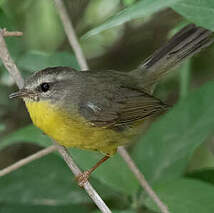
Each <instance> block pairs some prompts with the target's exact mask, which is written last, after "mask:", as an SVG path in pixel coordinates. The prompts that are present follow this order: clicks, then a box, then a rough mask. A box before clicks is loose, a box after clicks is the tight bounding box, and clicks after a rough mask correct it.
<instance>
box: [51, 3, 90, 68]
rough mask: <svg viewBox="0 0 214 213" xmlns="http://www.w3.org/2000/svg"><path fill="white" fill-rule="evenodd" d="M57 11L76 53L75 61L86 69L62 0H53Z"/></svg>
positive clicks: (83, 57) (85, 63)
mask: <svg viewBox="0 0 214 213" xmlns="http://www.w3.org/2000/svg"><path fill="white" fill-rule="evenodd" d="M54 2H55V5H56V8H57V11H58V13H59V16H60V18H61V21H62V23H63V25H64V30H65V33H66V35H67V38H68V41H69V43H70V45H71V47H73V50H74V53H75V55H76V58H77V61H78V63H79V65H80V67H81V70H88V65H87V62H86V60H85V56H84V55H83V52H82V49H81V47H80V45H79V42H78V39H77V36H76V33H75V31H74V28H73V24H72V22H71V21H70V19H69V16H68V13H67V11H66V8H65V6H64V4H63V1H62V0H54Z"/></svg>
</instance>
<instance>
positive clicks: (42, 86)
mask: <svg viewBox="0 0 214 213" xmlns="http://www.w3.org/2000/svg"><path fill="white" fill-rule="evenodd" d="M40 89H41V91H42V92H47V91H48V90H49V89H50V84H49V83H47V82H44V83H42V84H40Z"/></svg>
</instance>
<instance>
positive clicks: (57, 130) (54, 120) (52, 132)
mask: <svg viewBox="0 0 214 213" xmlns="http://www.w3.org/2000/svg"><path fill="white" fill-rule="evenodd" d="M25 103H26V106H27V109H28V111H29V113H30V116H31V119H32V121H33V123H34V124H35V125H36V126H37V127H39V128H40V129H42V130H43V131H44V133H46V134H47V135H49V136H50V137H51V138H53V139H54V140H56V141H57V142H58V143H59V144H61V145H63V146H66V147H78V148H81V149H89V150H98V151H100V152H103V153H105V154H110V155H112V154H114V153H115V151H116V148H117V147H118V146H119V145H121V144H124V143H127V142H128V140H129V138H128V137H127V135H126V136H125V135H124V134H122V133H121V132H116V131H114V130H111V129H107V128H101V127H94V126H92V125H91V124H90V123H89V122H87V121H86V120H85V119H84V118H83V117H81V116H80V115H78V114H75V115H71V114H68V113H67V112H65V111H63V110H59V109H57V108H56V107H54V106H52V105H50V104H49V103H48V102H41V101H40V102H31V101H25Z"/></svg>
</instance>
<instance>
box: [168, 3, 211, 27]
mask: <svg viewBox="0 0 214 213" xmlns="http://www.w3.org/2000/svg"><path fill="white" fill-rule="evenodd" d="M171 7H172V8H173V9H174V10H175V11H176V12H177V13H179V14H181V15H182V16H184V17H185V18H186V19H188V20H189V21H191V22H193V23H195V24H197V25H199V26H202V27H205V28H207V29H210V30H212V31H214V25H213V22H212V20H213V19H214V1H212V0H203V1H199V0H198V1H196V0H182V1H179V2H178V3H177V4H175V5H172V6H171Z"/></svg>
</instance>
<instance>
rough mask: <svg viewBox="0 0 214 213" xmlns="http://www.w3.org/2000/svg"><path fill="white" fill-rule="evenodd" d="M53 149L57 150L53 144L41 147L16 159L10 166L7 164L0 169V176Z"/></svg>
mask: <svg viewBox="0 0 214 213" xmlns="http://www.w3.org/2000/svg"><path fill="white" fill-rule="evenodd" d="M55 150H57V147H56V146H55V145H52V146H49V147H47V148H46V149H42V150H41V151H38V152H36V153H35V154H33V155H30V156H28V157H26V158H24V159H22V160H19V161H17V162H16V163H14V164H12V165H11V166H8V167H7V168H5V169H2V170H0V177H1V176H4V175H6V174H9V173H11V172H12V171H15V170H17V169H19V168H21V167H22V166H24V165H26V164H28V163H30V162H32V161H34V160H37V159H39V158H42V157H44V156H46V155H47V154H49V153H51V152H54V151H55Z"/></svg>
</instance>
